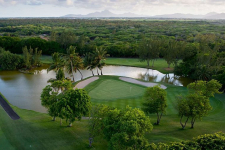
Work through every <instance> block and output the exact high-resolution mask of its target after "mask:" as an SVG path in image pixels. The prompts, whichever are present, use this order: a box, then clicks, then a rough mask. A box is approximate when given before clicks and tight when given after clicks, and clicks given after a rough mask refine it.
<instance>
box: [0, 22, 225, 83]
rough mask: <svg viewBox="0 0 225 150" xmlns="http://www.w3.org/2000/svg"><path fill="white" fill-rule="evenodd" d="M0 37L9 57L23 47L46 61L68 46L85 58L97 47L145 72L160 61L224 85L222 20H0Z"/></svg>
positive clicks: (224, 29)
mask: <svg viewBox="0 0 225 150" xmlns="http://www.w3.org/2000/svg"><path fill="white" fill-rule="evenodd" d="M0 33H1V36H0V47H2V48H4V49H5V50H8V51H10V52H12V53H17V54H21V53H23V50H22V49H23V48H24V47H26V46H27V47H28V48H30V49H36V48H38V50H42V54H43V55H51V54H53V53H54V52H59V53H66V49H68V48H69V46H71V45H72V46H75V47H76V53H78V55H79V56H81V57H84V56H85V55H86V54H87V53H92V52H94V51H95V49H96V47H102V48H103V49H105V50H106V51H107V53H108V54H109V55H110V57H140V59H141V60H143V61H146V60H147V62H148V66H149V65H150V64H149V62H150V61H153V65H154V60H155V59H157V58H164V59H165V60H166V61H167V63H168V67H170V64H174V65H175V73H176V74H177V75H180V76H188V77H190V78H192V79H195V80H197V79H201V80H206V81H209V80H210V79H217V80H219V81H220V82H221V83H222V84H223V85H224V84H225V79H224V76H225V69H224V66H225V60H224V59H225V21H223V20H217V21H205V20H135V19H134V20H122V19H121V20H100V19H89V20H88V19H1V20H0ZM179 60H183V61H182V62H181V63H178V62H179Z"/></svg>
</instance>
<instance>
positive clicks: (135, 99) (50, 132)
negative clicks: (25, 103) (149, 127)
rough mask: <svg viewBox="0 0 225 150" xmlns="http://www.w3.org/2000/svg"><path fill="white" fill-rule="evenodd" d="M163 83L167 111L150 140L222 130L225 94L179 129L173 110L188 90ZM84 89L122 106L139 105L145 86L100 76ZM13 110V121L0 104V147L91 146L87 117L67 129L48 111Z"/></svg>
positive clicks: (99, 145) (101, 145)
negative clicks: (193, 121) (192, 122)
mask: <svg viewBox="0 0 225 150" xmlns="http://www.w3.org/2000/svg"><path fill="white" fill-rule="evenodd" d="M106 86H107V88H106ZM120 86H121V89H120ZM166 86H167V87H168V88H167V89H166V91H167V98H168V108H167V114H166V115H164V116H163V117H162V121H161V124H160V125H159V126H154V129H153V131H152V132H151V133H147V134H146V137H147V139H148V140H149V142H151V143H152V142H167V143H168V142H172V141H181V140H190V139H192V138H193V137H196V136H198V135H202V134H206V133H215V132H218V131H223V132H225V128H224V126H225V120H224V116H225V94H221V95H216V96H215V98H211V99H210V101H211V105H212V106H213V110H212V111H211V112H210V115H209V116H207V117H204V118H203V120H202V121H200V120H197V121H196V124H195V128H194V129H190V123H188V124H187V128H186V129H185V130H181V127H180V124H179V117H178V116H177V111H176V109H175V104H176V101H175V96H176V95H178V94H185V93H186V92H187V89H186V88H185V87H177V86H173V85H169V84H167V85H166ZM130 87H132V89H135V90H137V91H138V92H137V93H135V92H132V96H131V93H130ZM86 89H87V91H88V92H89V94H90V95H92V96H93V97H95V96H94V95H95V94H97V93H91V91H96V92H97V91H98V92H99V91H100V95H97V96H96V97H97V98H96V97H95V99H94V98H93V99H92V102H93V104H97V103H103V104H106V105H110V106H114V107H118V108H121V109H123V108H124V107H125V106H126V105H130V106H132V107H139V108H140V107H141V103H142V100H141V96H142V92H144V90H145V87H143V86H139V85H135V84H131V83H126V82H124V81H120V80H119V79H118V77H113V76H100V79H99V80H97V81H95V82H93V83H91V84H89V85H88V86H87V87H86ZM108 91H111V93H108ZM118 95H120V96H121V95H122V97H123V98H119V99H118V97H117V96H118ZM115 97H116V98H115ZM106 99H107V100H106ZM13 109H14V110H15V111H16V112H17V113H18V115H19V116H20V117H21V119H19V120H16V121H13V120H12V119H11V118H10V117H9V116H8V115H7V114H6V113H5V111H4V110H3V108H2V107H0V118H1V119H0V148H1V149H31V148H32V149H90V148H89V147H88V144H89V143H88V128H87V125H88V120H82V121H76V122H74V123H73V127H71V128H68V127H67V123H66V122H65V120H64V121H63V126H60V121H59V118H57V120H56V121H55V122H53V121H51V117H49V116H48V115H47V114H43V113H38V112H34V111H30V110H24V109H19V108H17V107H14V106H13ZM150 118H151V121H152V123H154V122H155V120H156V115H150ZM93 146H94V148H93V149H106V147H107V143H106V141H105V140H104V139H95V140H94V143H93Z"/></svg>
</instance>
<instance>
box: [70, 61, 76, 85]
mask: <svg viewBox="0 0 225 150" xmlns="http://www.w3.org/2000/svg"><path fill="white" fill-rule="evenodd" d="M70 66H71V69H72V75H73V64H72V61H70ZM73 82H75V80H74V75H73Z"/></svg>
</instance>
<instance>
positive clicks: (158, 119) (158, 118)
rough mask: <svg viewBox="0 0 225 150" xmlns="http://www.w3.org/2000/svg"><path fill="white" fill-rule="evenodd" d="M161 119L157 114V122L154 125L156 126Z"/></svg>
mask: <svg viewBox="0 0 225 150" xmlns="http://www.w3.org/2000/svg"><path fill="white" fill-rule="evenodd" d="M161 118H162V113H161V114H160V115H159V114H158V113H157V122H156V123H155V124H156V125H159V123H160V120H161Z"/></svg>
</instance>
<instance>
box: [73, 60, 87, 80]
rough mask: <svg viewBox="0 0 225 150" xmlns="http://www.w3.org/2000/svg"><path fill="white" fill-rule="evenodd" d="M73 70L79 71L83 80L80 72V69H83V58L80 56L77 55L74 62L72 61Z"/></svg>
mask: <svg viewBox="0 0 225 150" xmlns="http://www.w3.org/2000/svg"><path fill="white" fill-rule="evenodd" d="M73 67H74V71H75V72H77V71H79V73H80V75H81V80H83V74H82V73H81V71H80V69H84V64H83V60H82V58H81V57H80V56H77V57H76V59H75V62H73Z"/></svg>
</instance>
